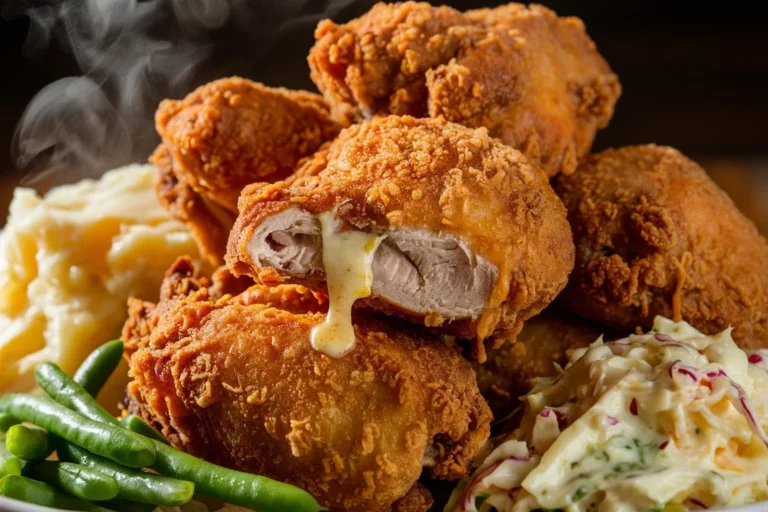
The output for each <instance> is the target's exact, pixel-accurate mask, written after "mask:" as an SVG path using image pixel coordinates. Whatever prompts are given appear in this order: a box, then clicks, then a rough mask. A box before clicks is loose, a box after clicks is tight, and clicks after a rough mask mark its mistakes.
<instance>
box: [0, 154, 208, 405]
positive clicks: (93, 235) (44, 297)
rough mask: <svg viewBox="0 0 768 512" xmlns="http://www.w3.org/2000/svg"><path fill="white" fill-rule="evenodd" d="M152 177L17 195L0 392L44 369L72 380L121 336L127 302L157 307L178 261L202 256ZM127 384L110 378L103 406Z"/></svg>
mask: <svg viewBox="0 0 768 512" xmlns="http://www.w3.org/2000/svg"><path fill="white" fill-rule="evenodd" d="M154 175H155V169H154V167H153V166H149V165H132V166H127V167H123V168H120V169H116V170H114V171H111V172H108V173H107V174H105V175H104V176H103V177H102V178H101V179H100V180H98V181H93V180H85V181H81V182H79V183H76V184H74V185H66V186H62V187H58V188H55V189H53V190H51V191H50V192H49V193H48V194H47V195H46V196H45V197H40V196H39V195H38V194H37V193H36V192H35V191H33V190H30V189H24V188H19V189H17V190H16V191H15V193H14V197H13V201H12V202H11V206H10V216H9V218H8V223H7V225H6V227H5V229H4V231H3V233H2V235H0V393H3V392H8V391H28V390H31V389H32V388H33V387H34V376H33V370H34V367H35V365H37V364H38V363H40V362H41V361H53V362H55V363H57V364H59V365H60V366H61V367H62V368H63V369H64V370H65V371H67V372H69V373H72V372H74V370H75V369H76V368H77V366H78V365H79V364H80V362H81V361H82V360H83V359H84V358H85V357H86V356H87V355H88V353H89V352H91V351H92V350H93V349H94V348H95V347H97V346H98V345H100V344H101V343H103V342H105V341H107V340H109V339H112V338H115V337H117V336H119V334H120V329H121V326H122V324H123V322H124V320H125V317H126V304H125V303H126V299H127V298H128V297H129V296H135V297H139V298H143V299H147V300H155V299H157V294H158V290H159V286H160V282H161V281H162V278H163V274H164V272H165V270H166V269H167V268H168V267H169V266H170V265H171V263H172V262H173V261H174V260H175V259H176V257H178V256H180V255H184V254H189V255H193V256H194V257H198V251H197V247H196V245H195V243H194V241H193V240H192V238H191V236H190V235H189V234H188V233H187V231H186V230H185V228H184V226H183V225H182V224H180V223H178V222H176V221H174V220H171V218H170V217H169V216H168V214H167V213H166V212H165V210H164V209H163V208H162V207H161V206H160V205H159V204H158V203H157V201H156V199H155V194H154V191H153V183H152V182H153V178H154ZM126 381H127V376H126V372H125V371H122V372H116V374H115V377H114V378H113V380H112V381H111V382H110V383H109V384H108V386H107V388H106V389H105V393H104V394H102V396H101V397H100V398H101V400H102V402H103V403H105V404H106V405H108V406H112V407H114V405H115V403H116V402H117V400H118V399H119V397H120V394H121V393H122V390H123V389H124V385H125V382H126ZM105 395H108V396H105Z"/></svg>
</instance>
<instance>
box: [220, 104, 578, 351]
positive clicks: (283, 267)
mask: <svg viewBox="0 0 768 512" xmlns="http://www.w3.org/2000/svg"><path fill="white" fill-rule="evenodd" d="M317 158H318V159H319V162H320V165H313V164H311V163H308V164H307V165H306V167H307V168H309V169H310V171H307V172H302V173H301V176H298V177H295V178H294V179H293V180H289V181H286V182H278V183H275V184H264V183H262V184H254V185H252V186H249V187H247V188H246V189H244V191H243V194H242V196H241V198H240V215H239V217H238V219H237V222H236V223H235V227H234V229H233V230H232V233H231V236H230V240H229V248H228V254H227V262H228V265H229V267H230V268H231V269H232V271H233V272H234V274H235V275H250V276H253V277H255V278H258V279H259V280H261V281H262V282H271V281H279V280H280V279H281V278H282V279H289V280H293V281H294V282H298V283H301V284H305V285H307V286H310V287H319V288H320V289H321V290H323V289H324V286H325V283H326V270H327V267H328V265H329V264H331V263H334V261H335V260H338V258H342V257H343V255H341V254H328V255H325V256H324V255H323V247H324V245H325V244H328V243H329V238H326V236H329V235H327V234H324V232H323V229H324V228H323V225H324V224H323V222H326V223H330V222H332V223H333V224H334V225H333V226H331V228H330V231H332V232H333V233H332V235H331V236H333V234H336V233H368V234H371V236H375V237H377V238H376V245H372V246H371V247H372V249H371V250H372V251H373V255H372V258H371V260H372V261H371V263H370V266H371V272H372V277H371V285H370V289H371V296H370V298H369V299H367V303H368V304H369V305H372V306H373V307H375V308H377V309H380V310H382V311H385V312H387V313H392V314H396V315H398V316H404V317H406V318H409V319H411V320H414V321H417V322H421V323H424V324H425V325H427V326H429V327H432V328H434V329H438V330H440V331H441V332H447V333H450V334H455V335H458V336H462V337H467V338H476V339H478V340H483V339H485V338H487V337H495V339H498V340H502V339H507V338H508V339H514V337H515V335H517V333H518V332H519V330H520V328H521V327H522V325H523V322H524V321H525V320H526V319H527V318H529V317H531V316H533V315H535V314H537V313H538V312H539V311H541V310H542V309H543V308H544V307H545V306H546V305H547V304H549V303H550V302H551V301H552V300H553V299H554V297H555V296H556V295H557V294H558V293H559V292H560V290H561V289H562V288H563V287H564V286H565V283H566V282H567V278H568V274H569V272H570V271H571V269H572V264H573V257H574V255H573V242H572V238H571V233H570V228H569V226H568V223H567V221H566V218H565V210H564V208H563V205H562V203H561V202H560V201H559V200H558V198H557V196H556V195H555V193H554V191H553V190H552V188H551V186H550V185H549V182H548V180H547V177H546V175H545V174H544V173H543V172H542V171H541V170H540V169H538V168H537V167H536V166H533V165H530V164H529V163H528V162H527V161H526V160H525V158H524V157H523V155H522V154H521V153H520V152H518V151H516V150H514V149H512V148H511V147H509V146H506V145H504V144H502V143H500V142H499V141H498V140H496V139H493V138H491V137H490V136H489V135H488V131H487V130H485V129H471V128H466V127H463V126H460V125H457V124H453V123H449V122H446V121H445V120H444V119H415V118H412V117H399V116H389V117H380V118H375V119H373V120H371V121H369V122H365V123H361V124H359V125H355V126H353V127H351V128H349V129H346V130H344V131H343V132H342V133H341V135H340V136H339V138H338V139H337V140H336V141H335V142H333V143H331V144H330V147H328V148H327V149H326V151H325V152H323V154H321V155H318V157H317ZM323 215H326V219H327V220H325V221H323ZM328 215H330V217H327V216H328ZM477 348H478V354H477V357H478V358H479V359H481V360H483V359H484V356H483V351H482V344H479V346H478V347H477Z"/></svg>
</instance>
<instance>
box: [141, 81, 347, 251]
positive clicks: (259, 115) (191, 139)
mask: <svg viewBox="0 0 768 512" xmlns="http://www.w3.org/2000/svg"><path fill="white" fill-rule="evenodd" d="M155 126H156V128H157V132H158V133H159V134H160V137H161V138H162V140H163V145H162V146H161V148H158V150H157V151H156V152H155V155H154V156H153V157H152V161H153V163H155V164H156V165H158V166H159V167H160V168H161V175H160V182H159V184H158V187H157V190H158V197H159V199H160V201H161V202H162V203H163V204H164V205H166V206H167V207H169V209H170V210H171V212H172V213H173V214H174V215H175V216H177V218H179V219H180V220H182V221H184V222H185V223H186V224H187V225H188V226H189V227H190V229H191V230H192V232H193V234H194V235H195V236H196V238H197V240H198V243H199V245H200V247H201V249H203V251H204V253H205V254H206V256H207V257H208V259H209V260H210V261H211V263H213V264H215V265H220V264H221V263H222V262H223V260H222V258H223V253H224V251H225V249H226V234H223V233H228V232H229V230H230V229H231V228H232V221H233V219H234V216H235V215H236V214H237V198H238V196H239V195H240V191H241V190H242V189H243V187H245V186H246V185H248V184H250V183H254V182H257V181H277V180H280V179H283V178H285V177H286V176H288V175H289V174H290V173H291V172H293V170H294V168H295V167H296V165H297V164H298V163H299V161H300V160H301V159H302V158H304V157H306V156H309V155H311V154H313V153H314V152H315V151H316V150H317V149H318V148H319V147H320V146H321V145H322V144H323V143H324V142H325V141H328V140H331V139H333V138H334V137H335V136H336V134H337V133H338V131H339V127H338V125H336V123H334V122H333V121H331V119H330V116H329V112H328V107H327V106H326V104H325V103H324V101H323V99H322V98H321V97H320V96H318V95H317V94H312V93H309V92H305V91H291V90H288V89H283V88H270V87H265V86H264V85H262V84H259V83H256V82H252V81H250V80H246V79H243V78H238V77H233V78H223V79H220V80H215V81H213V82H210V83H207V84H205V85H203V86H201V87H199V88H198V89H196V90H195V91H193V92H191V93H190V94H189V95H187V97H186V98H184V99H183V100H164V101H163V102H161V103H160V106H159V107H158V109H157V112H156V114H155ZM222 242H223V243H222Z"/></svg>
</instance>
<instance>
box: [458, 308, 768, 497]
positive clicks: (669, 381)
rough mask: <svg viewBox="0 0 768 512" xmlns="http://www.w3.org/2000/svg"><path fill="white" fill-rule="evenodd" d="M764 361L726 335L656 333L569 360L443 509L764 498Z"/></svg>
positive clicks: (767, 482)
mask: <svg viewBox="0 0 768 512" xmlns="http://www.w3.org/2000/svg"><path fill="white" fill-rule="evenodd" d="M765 357H766V354H763V353H751V354H749V355H748V354H745V353H744V352H743V351H742V350H741V349H739V348H738V347H737V346H736V345H735V343H734V342H733V340H732V339H731V336H730V330H727V331H724V332H722V333H720V334H718V335H715V336H705V335H703V334H701V333H700V332H698V331H696V330H695V329H693V328H692V327H691V326H689V325H688V324H686V323H684V322H679V323H673V322H671V321H670V320H667V319H664V318H660V317H659V318H657V319H656V322H655V324H654V332H651V333H648V334H644V335H633V336H630V337H628V338H625V339H623V340H619V341H616V342H613V343H608V344H603V343H602V341H601V340H598V341H597V342H595V343H594V344H593V345H592V346H591V347H589V348H587V349H580V350H578V351H575V353H574V354H573V355H572V357H571V362H570V363H569V365H568V366H567V367H566V368H565V370H564V372H563V374H562V375H561V376H560V377H557V378H554V379H546V380H544V379H542V380H541V381H540V382H539V385H537V387H536V388H535V389H534V390H533V391H532V392H531V393H530V394H528V395H527V397H526V411H525V414H524V415H523V419H522V422H521V425H520V428H519V429H518V430H516V431H515V432H514V433H513V434H512V435H511V436H507V437H506V438H502V439H500V440H497V442H496V447H495V448H494V449H493V450H491V449H490V448H488V451H489V452H490V454H489V455H487V456H486V457H484V460H482V459H481V460H482V462H480V465H479V467H478V469H477V470H476V471H475V473H474V475H473V477H472V478H471V479H469V480H467V481H465V482H464V483H463V484H462V485H461V486H460V487H459V489H457V490H456V491H455V492H454V495H453V497H452V500H451V502H450V503H449V505H448V507H447V508H446V510H450V511H459V512H472V511H478V510H479V511H480V512H486V511H488V512H491V511H501V512H508V511H511V512H530V511H532V510H537V509H549V510H562V511H565V512H582V511H589V510H599V511H600V512H630V511H643V512H652V511H656V512H662V511H676V512H681V511H684V510H697V509H703V508H713V507H724V506H733V505H741V504H745V503H752V502H755V501H760V500H764V499H768V436H767V435H766V433H765V430H766V428H768V373H766V372H765V371H764V370H763V369H762V368H763V367H764V365H765Z"/></svg>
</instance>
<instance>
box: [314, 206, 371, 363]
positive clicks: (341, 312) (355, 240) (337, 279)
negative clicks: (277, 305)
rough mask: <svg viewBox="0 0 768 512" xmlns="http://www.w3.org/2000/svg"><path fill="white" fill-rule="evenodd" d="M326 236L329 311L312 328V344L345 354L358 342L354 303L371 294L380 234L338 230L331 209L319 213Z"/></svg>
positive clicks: (324, 350) (328, 352)
mask: <svg viewBox="0 0 768 512" xmlns="http://www.w3.org/2000/svg"><path fill="white" fill-rule="evenodd" d="M319 219H320V225H321V226H322V237H323V265H324V266H325V275H326V282H327V284H328V297H329V305H328V314H327V315H326V317H325V321H324V322H323V323H321V324H318V325H316V326H315V327H314V328H313V329H312V334H311V341H312V347H313V348H314V349H315V350H317V351H320V352H322V353H324V354H326V355H328V356H331V357H341V356H343V355H344V354H346V353H347V352H349V351H350V350H352V348H353V347H354V346H355V331H354V328H353V327H352V305H353V304H354V303H355V301H356V300H357V299H363V298H365V297H368V296H370V295H371V283H372V281H373V272H372V270H371V263H372V262H373V255H374V253H375V252H376V248H377V247H378V245H379V242H380V241H381V238H380V237H377V236H376V235H372V234H370V233H364V232H362V231H343V232H337V231H336V223H335V222H334V218H333V214H332V213H330V212H327V213H324V214H322V215H320V216H319Z"/></svg>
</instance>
